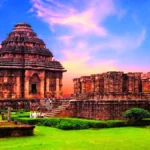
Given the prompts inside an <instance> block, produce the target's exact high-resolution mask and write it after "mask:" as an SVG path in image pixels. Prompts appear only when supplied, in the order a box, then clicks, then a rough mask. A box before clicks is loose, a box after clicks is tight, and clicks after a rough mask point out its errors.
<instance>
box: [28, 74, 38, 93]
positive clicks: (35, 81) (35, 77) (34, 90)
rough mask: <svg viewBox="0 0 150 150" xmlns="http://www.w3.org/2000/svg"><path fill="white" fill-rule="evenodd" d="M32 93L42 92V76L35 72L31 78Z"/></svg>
mask: <svg viewBox="0 0 150 150" xmlns="http://www.w3.org/2000/svg"><path fill="white" fill-rule="evenodd" d="M29 86H30V87H29V88H30V94H39V93H40V78H39V76H38V75H37V74H36V73H35V74H33V75H32V77H31V78H30V85H29Z"/></svg>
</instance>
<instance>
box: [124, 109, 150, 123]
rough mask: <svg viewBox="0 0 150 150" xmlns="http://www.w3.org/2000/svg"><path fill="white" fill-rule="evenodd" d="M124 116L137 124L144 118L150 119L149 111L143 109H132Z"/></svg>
mask: <svg viewBox="0 0 150 150" xmlns="http://www.w3.org/2000/svg"><path fill="white" fill-rule="evenodd" d="M123 116H124V117H125V118H126V119H128V120H130V121H132V122H137V121H140V120H142V119H143V118H148V117H150V113H149V111H148V110H145V109H142V108H131V109H129V110H127V111H125V112H124V114H123Z"/></svg>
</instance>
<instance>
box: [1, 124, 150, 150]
mask: <svg viewBox="0 0 150 150" xmlns="http://www.w3.org/2000/svg"><path fill="white" fill-rule="evenodd" d="M149 143H150V127H149V128H148V127H147V128H136V127H122V128H109V129H108V128H107V129H98V130H93V129H88V130H70V131H64V130H59V129H56V128H51V127H44V126H36V128H35V135H34V136H31V137H17V138H3V139H0V150H149V149H150V147H149Z"/></svg>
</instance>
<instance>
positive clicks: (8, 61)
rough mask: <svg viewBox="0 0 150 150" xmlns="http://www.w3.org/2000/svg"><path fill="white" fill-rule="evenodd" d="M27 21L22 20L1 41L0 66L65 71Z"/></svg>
mask: <svg viewBox="0 0 150 150" xmlns="http://www.w3.org/2000/svg"><path fill="white" fill-rule="evenodd" d="M53 57H54V56H53V53H52V52H51V51H50V50H49V49H47V48H46V45H45V43H44V41H43V40H42V39H39V38H38V37H37V34H36V33H35V32H34V31H33V30H32V28H31V26H30V25H29V24H27V23H24V22H20V23H17V24H16V25H15V26H14V29H13V30H12V32H10V33H9V35H8V37H7V38H6V39H5V40H4V41H3V42H2V43H1V47H0V68H9V67H11V68H33V67H34V68H36V69H47V70H56V71H62V72H65V71H66V70H65V69H64V68H63V66H62V65H61V64H60V62H58V61H55V60H53Z"/></svg>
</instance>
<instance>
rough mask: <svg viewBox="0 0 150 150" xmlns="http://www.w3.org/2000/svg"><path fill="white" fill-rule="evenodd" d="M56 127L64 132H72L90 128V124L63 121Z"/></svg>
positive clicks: (77, 121)
mask: <svg viewBox="0 0 150 150" xmlns="http://www.w3.org/2000/svg"><path fill="white" fill-rule="evenodd" d="M56 127H57V128H59V129H64V130H72V129H74V130H77V129H88V128H89V126H88V123H86V122H84V121H83V122H82V121H79V120H61V121H60V123H59V124H58V125H57V126H56Z"/></svg>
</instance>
